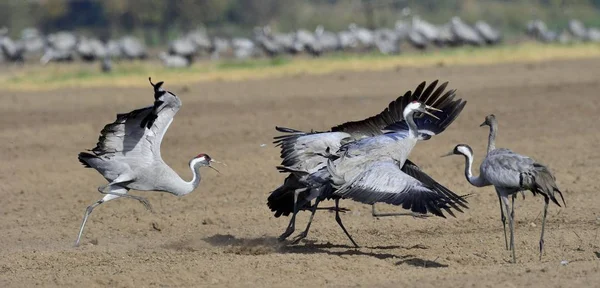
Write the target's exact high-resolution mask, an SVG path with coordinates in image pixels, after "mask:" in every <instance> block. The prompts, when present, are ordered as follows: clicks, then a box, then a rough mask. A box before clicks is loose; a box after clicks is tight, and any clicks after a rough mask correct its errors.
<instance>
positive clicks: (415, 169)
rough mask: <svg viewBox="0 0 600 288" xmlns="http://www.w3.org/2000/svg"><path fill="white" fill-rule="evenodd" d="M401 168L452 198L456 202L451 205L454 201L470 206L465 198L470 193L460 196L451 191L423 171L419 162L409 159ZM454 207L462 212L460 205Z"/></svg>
mask: <svg viewBox="0 0 600 288" xmlns="http://www.w3.org/2000/svg"><path fill="white" fill-rule="evenodd" d="M401 170H402V172H404V173H406V174H408V175H409V176H411V177H413V178H415V179H417V180H419V181H421V182H422V183H424V184H425V185H427V186H429V187H431V189H432V190H434V191H435V192H437V193H442V194H444V195H446V196H447V197H448V198H450V199H452V201H454V202H452V203H450V205H454V203H456V204H458V205H459V206H461V207H463V208H467V209H468V208H469V207H468V206H467V204H468V203H469V202H467V200H465V198H466V196H468V195H463V196H459V195H457V194H456V193H454V192H452V191H450V189H448V188H446V187H444V186H443V185H442V184H440V183H438V182H437V181H435V180H434V179H433V178H431V177H430V176H429V175H427V174H425V172H423V170H421V168H419V166H417V164H415V163H413V162H412V161H410V160H408V159H407V160H406V161H405V162H404V166H402V168H401ZM452 208H454V209H456V210H458V211H460V212H462V211H461V209H460V208H459V207H458V206H452Z"/></svg>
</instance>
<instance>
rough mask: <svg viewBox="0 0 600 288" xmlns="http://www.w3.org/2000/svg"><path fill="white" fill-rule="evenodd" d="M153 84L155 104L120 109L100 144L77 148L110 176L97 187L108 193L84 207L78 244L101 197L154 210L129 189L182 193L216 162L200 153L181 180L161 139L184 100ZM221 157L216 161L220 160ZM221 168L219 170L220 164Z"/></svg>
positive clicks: (85, 163)
mask: <svg viewBox="0 0 600 288" xmlns="http://www.w3.org/2000/svg"><path fill="white" fill-rule="evenodd" d="M149 80H150V84H151V85H152V87H153V88H154V99H155V100H154V105H152V106H149V107H145V108H141V109H137V110H133V111H131V112H129V113H125V114H117V120H115V121H114V122H113V123H109V124H107V125H106V126H104V129H102V131H101V132H100V137H99V139H98V143H97V144H96V147H95V148H93V149H92V150H89V151H90V152H91V153H88V152H81V153H79V157H78V158H79V162H81V164H83V166H85V167H86V168H93V169H95V170H96V171H98V172H99V173H100V174H102V176H103V177H104V178H105V179H106V180H107V181H108V182H109V183H108V185H105V186H101V187H99V188H98V191H99V192H100V193H102V194H105V195H104V197H102V199H100V200H98V201H96V202H95V203H93V204H92V205H90V206H88V207H87V208H86V209H85V214H84V216H83V221H82V223H81V227H80V228H79V234H78V236H77V240H76V241H75V246H79V243H80V240H81V236H82V234H83V228H84V227H85V223H86V222H87V220H88V217H89V216H90V214H91V213H92V211H93V210H94V208H96V207H98V206H99V205H100V204H102V203H106V202H108V201H110V200H114V199H118V198H121V197H125V198H131V199H135V200H138V201H140V202H141V203H142V204H144V206H145V207H146V208H147V209H149V210H152V208H151V206H150V203H149V202H148V200H147V199H146V198H143V197H140V196H136V195H130V194H128V192H129V190H139V191H160V192H167V193H171V194H173V195H176V196H183V195H186V194H189V193H190V192H192V191H194V190H195V189H196V187H198V185H199V184H200V173H199V171H198V170H199V168H200V167H204V166H207V167H210V168H212V169H214V170H217V169H215V168H213V167H212V166H211V163H213V162H217V161H215V160H213V159H212V158H211V157H210V156H208V155H207V154H198V155H197V156H195V157H194V158H192V159H191V160H190V162H189V166H190V169H191V170H192V173H193V177H192V180H191V181H189V182H188V181H185V180H183V179H182V178H181V177H180V176H179V175H178V174H177V172H175V171H174V170H173V169H171V167H169V165H167V164H166V163H165V162H164V161H163V159H162V157H161V155H160V144H161V142H162V139H163V137H164V135H165V133H166V131H167V129H168V128H169V125H171V123H172V122H173V117H175V114H177V111H179V109H180V108H181V100H180V99H179V98H178V97H177V96H176V95H175V94H173V93H171V92H169V91H166V90H164V89H163V88H162V87H161V86H162V85H163V82H158V83H156V84H154V83H152V79H150V78H149ZM217 163H218V162H217ZM217 172H218V170H217Z"/></svg>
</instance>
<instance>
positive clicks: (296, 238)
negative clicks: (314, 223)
mask: <svg viewBox="0 0 600 288" xmlns="http://www.w3.org/2000/svg"><path fill="white" fill-rule="evenodd" d="M306 236H308V233H307V232H306V231H303V232H302V233H300V234H298V236H296V237H294V240H292V245H296V244H298V243H300V240H302V239H304V238H306Z"/></svg>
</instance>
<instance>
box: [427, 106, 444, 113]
mask: <svg viewBox="0 0 600 288" xmlns="http://www.w3.org/2000/svg"><path fill="white" fill-rule="evenodd" d="M425 109H428V110H433V111H438V112H443V111H442V110H440V109H437V108H435V107H431V106H429V105H425Z"/></svg>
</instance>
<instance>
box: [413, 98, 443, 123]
mask: <svg viewBox="0 0 600 288" xmlns="http://www.w3.org/2000/svg"><path fill="white" fill-rule="evenodd" d="M429 110H433V111H438V112H442V110H440V109H437V108H435V107H431V106H429V105H425V103H422V102H419V101H412V102H410V103H408V105H406V108H404V116H405V118H406V116H408V115H410V114H413V113H415V112H421V113H423V114H427V115H429V116H431V117H433V118H435V119H437V120H440V118H438V117H437V116H435V115H433V113H431V112H429Z"/></svg>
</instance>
